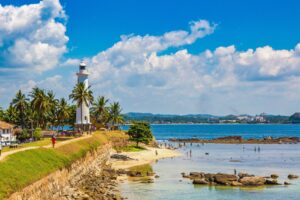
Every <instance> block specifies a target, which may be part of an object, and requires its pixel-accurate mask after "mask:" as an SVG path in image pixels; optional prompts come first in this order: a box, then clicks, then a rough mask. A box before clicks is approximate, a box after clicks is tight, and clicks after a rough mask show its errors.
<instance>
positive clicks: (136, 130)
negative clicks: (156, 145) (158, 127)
mask: <svg viewBox="0 0 300 200" xmlns="http://www.w3.org/2000/svg"><path fill="white" fill-rule="evenodd" d="M127 133H128V135H129V140H131V141H134V142H136V146H139V143H140V142H142V143H145V144H148V143H149V142H150V141H151V140H152V139H153V135H152V132H151V128H150V124H149V123H147V122H134V123H133V124H132V125H130V127H129V130H128V132H127Z"/></svg>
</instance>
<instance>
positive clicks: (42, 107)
mask: <svg viewBox="0 0 300 200" xmlns="http://www.w3.org/2000/svg"><path fill="white" fill-rule="evenodd" d="M29 96H30V97H31V98H32V100H31V108H32V109H33V117H34V121H35V122H36V125H37V127H42V128H45V127H46V119H47V115H48V111H49V107H50V101H49V98H48V96H47V95H46V94H45V90H42V89H40V88H37V87H35V88H33V89H32V92H31V93H30V95H29Z"/></svg>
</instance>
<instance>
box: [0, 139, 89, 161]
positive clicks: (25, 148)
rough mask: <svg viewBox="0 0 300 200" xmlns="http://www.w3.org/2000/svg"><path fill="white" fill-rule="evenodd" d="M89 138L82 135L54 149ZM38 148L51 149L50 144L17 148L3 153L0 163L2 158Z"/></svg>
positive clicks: (63, 142) (57, 144) (58, 144)
mask: <svg viewBox="0 0 300 200" xmlns="http://www.w3.org/2000/svg"><path fill="white" fill-rule="evenodd" d="M89 137H92V135H91V134H90V135H83V136H81V137H79V138H74V139H70V140H66V141H62V142H58V143H56V144H55V148H57V147H60V146H63V145H65V144H68V143H71V142H76V141H79V140H83V139H86V138H89ZM49 140H50V138H49ZM38 148H52V144H49V145H45V146H34V147H24V148H19V149H16V150H11V151H7V152H3V153H2V154H1V156H0V161H1V160H3V159H4V158H6V157H7V156H9V155H11V154H14V153H18V152H21V151H27V150H31V149H38Z"/></svg>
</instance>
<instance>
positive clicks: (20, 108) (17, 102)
mask: <svg viewBox="0 0 300 200" xmlns="http://www.w3.org/2000/svg"><path fill="white" fill-rule="evenodd" d="M11 105H12V107H13V108H14V109H15V111H16V120H17V124H18V125H21V127H22V128H24V127H25V126H26V112H27V109H28V98H26V96H25V94H23V93H22V91H21V90H19V91H18V92H17V94H16V96H15V98H14V99H13V100H12V102H11Z"/></svg>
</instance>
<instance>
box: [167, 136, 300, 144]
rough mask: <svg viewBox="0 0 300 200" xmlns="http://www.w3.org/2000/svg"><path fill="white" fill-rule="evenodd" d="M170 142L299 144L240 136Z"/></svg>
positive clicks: (290, 140) (295, 140)
mask: <svg viewBox="0 0 300 200" xmlns="http://www.w3.org/2000/svg"><path fill="white" fill-rule="evenodd" d="M168 141H170V142H177V143H184V144H183V145H185V143H203V144H298V143H300V138H299V137H278V138H272V137H267V138H261V139H258V138H248V139H244V138H243V137H242V136H226V137H219V138H214V139H201V138H186V139H179V138H171V139H168Z"/></svg>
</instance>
